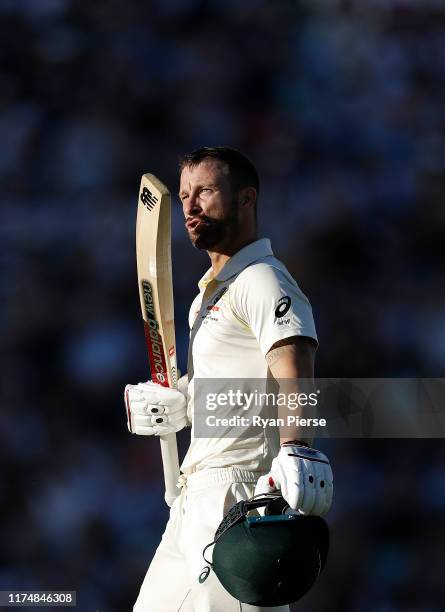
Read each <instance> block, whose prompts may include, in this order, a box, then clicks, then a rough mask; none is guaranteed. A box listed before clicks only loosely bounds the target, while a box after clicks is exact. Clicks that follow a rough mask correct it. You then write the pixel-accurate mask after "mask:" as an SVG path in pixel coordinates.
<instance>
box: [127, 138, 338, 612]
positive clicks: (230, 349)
mask: <svg viewBox="0 0 445 612" xmlns="http://www.w3.org/2000/svg"><path fill="white" fill-rule="evenodd" d="M179 182H180V187H179V198H180V200H181V202H182V208H183V213H184V219H185V227H186V230H187V232H188V235H189V238H190V240H191V242H192V244H193V246H194V247H196V248H197V249H200V250H203V251H206V252H207V254H208V256H209V257H210V264H211V266H210V268H209V270H208V271H207V272H206V274H205V275H204V276H203V278H202V279H201V280H200V282H199V294H198V295H197V296H196V298H195V300H194V301H193V303H192V305H191V308H190V316H189V324H190V349H189V358H188V367H187V369H188V371H187V375H186V376H184V377H183V378H182V379H181V380H180V383H179V385H178V389H171V388H166V387H161V386H159V385H156V384H154V383H152V382H147V383H139V384H138V385H127V387H126V393H125V397H126V407H127V415H128V419H129V420H130V423H129V426H131V427H129V428H130V429H131V431H132V432H133V433H135V434H140V435H154V436H156V435H165V434H168V433H172V432H177V431H179V430H180V429H182V428H184V427H186V426H188V425H190V424H191V425H192V430H191V442H190V446H189V449H188V452H187V454H186V456H185V458H184V460H183V462H182V465H181V472H182V473H181V476H180V478H179V483H178V484H179V488H178V497H177V498H176V499H175V501H174V503H173V505H172V507H171V510H170V518H169V520H168V523H167V526H166V529H165V532H164V534H163V536H162V540H161V542H160V544H159V547H158V549H157V551H156V553H155V555H154V558H153V559H152V561H151V564H150V566H149V568H148V571H147V573H146V576H145V579H144V581H143V584H142V586H141V589H140V592H139V596H138V597H137V600H136V603H135V604H134V608H133V610H134V612H179V611H181V612H240V611H243V612H261V611H262V610H264V611H267V610H268V611H272V612H273V611H275V612H285V611H288V610H289V607H288V606H287V605H286V606H279V607H258V606H253V605H247V604H244V603H241V602H239V601H237V600H236V599H235V598H233V597H232V596H231V595H229V593H228V592H227V591H226V590H225V589H224V588H223V587H222V586H221V584H220V583H219V581H218V579H217V577H216V576H215V575H214V573H213V572H210V575H209V576H208V577H207V576H206V579H205V580H199V579H198V578H199V577H200V575H201V572H202V568H203V565H204V561H203V557H202V551H203V548H204V547H205V546H206V545H207V544H208V543H209V542H211V541H212V540H213V537H214V534H215V531H216V529H217V527H218V525H219V524H220V522H221V520H222V518H223V516H224V515H225V513H226V512H227V510H228V509H229V508H230V507H231V506H232V505H233V504H235V503H236V502H237V501H239V500H242V499H248V498H251V497H252V496H253V495H254V494H258V493H270V492H272V491H275V490H280V491H281V494H282V496H283V497H284V499H285V500H286V501H287V502H288V504H289V505H290V507H291V508H292V509H294V510H296V511H299V512H300V513H302V514H314V515H319V516H321V515H324V514H325V513H326V512H327V511H328V510H329V508H330V506H331V502H332V492H333V478H332V470H331V467H330V464H329V460H328V459H327V457H326V455H325V454H324V453H322V452H320V451H317V450H315V449H313V448H310V446H311V445H312V439H311V438H308V437H307V435H306V436H305V435H304V434H303V432H302V431H301V430H300V428H299V426H298V425H297V424H295V425H294V426H292V427H290V428H289V427H286V428H283V430H279V429H277V428H271V427H265V428H263V429H262V433H261V435H260V436H258V437H248V438H244V437H240V438H228V437H221V438H212V437H209V438H203V437H197V436H194V428H193V379H194V378H196V379H198V378H199V379H216V378H227V379H229V378H236V379H240V378H243V379H261V378H267V377H273V378H275V379H277V380H279V379H293V380H295V381H298V379H312V378H313V376H314V361H315V353H316V349H317V345H318V343H317V335H316V331H315V325H314V320H313V315H312V309H311V306H310V303H309V301H308V299H307V298H306V296H305V295H304V294H303V293H302V291H301V290H300V288H299V287H298V285H297V283H296V282H295V280H294V279H293V278H292V276H291V275H290V273H289V272H288V270H287V269H286V267H285V266H284V265H283V264H282V263H281V262H280V261H279V260H277V259H276V258H275V257H274V255H273V252H272V249H271V245H270V241H269V240H268V239H267V238H260V237H259V236H258V233H257V231H258V230H257V206H258V196H259V191H260V185H259V178H258V173H257V171H256V169H255V167H254V165H253V164H252V163H251V161H250V160H249V159H248V158H247V157H245V156H244V155H243V154H241V153H240V152H239V151H237V150H235V149H231V148H228V147H212V148H211V147H204V148H201V149H198V150H196V151H193V152H192V153H190V154H187V155H185V156H184V157H183V159H182V161H181V164H180V181H179ZM215 304H217V308H215V307H214V306H215ZM151 407H155V409H156V410H155V411H154V412H156V413H159V409H160V408H161V411H162V412H163V413H164V415H166V417H167V419H166V420H165V422H164V423H163V424H162V425H159V426H158V425H157V424H156V422H155V418H154V416H152V414H151V413H150V410H151ZM153 414H154V413H153ZM296 423H298V421H296ZM295 558H296V560H297V558H298V551H297V550H296V551H295Z"/></svg>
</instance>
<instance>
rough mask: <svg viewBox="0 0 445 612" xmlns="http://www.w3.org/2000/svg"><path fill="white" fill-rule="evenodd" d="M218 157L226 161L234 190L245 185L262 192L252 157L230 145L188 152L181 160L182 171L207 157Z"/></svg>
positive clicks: (201, 148)
mask: <svg viewBox="0 0 445 612" xmlns="http://www.w3.org/2000/svg"><path fill="white" fill-rule="evenodd" d="M209 158H210V159H216V160H218V161H221V162H223V163H225V164H226V165H227V167H228V169H229V180H230V184H231V187H232V191H239V190H240V189H243V188H244V187H254V188H255V189H256V192H257V195H258V194H259V192H260V179H259V177H258V172H257V171H256V168H255V166H254V165H253V164H252V162H251V161H250V159H248V158H247V157H246V156H245V155H243V154H242V153H240V151H238V150H237V149H231V148H230V147H200V148H199V149H195V150H194V151H192V152H191V153H186V154H185V155H184V156H183V157H182V158H181V159H180V162H179V170H180V171H181V172H182V170H184V168H186V167H187V166H191V167H194V166H197V165H198V164H200V163H201V162H202V161H203V160H205V159H209Z"/></svg>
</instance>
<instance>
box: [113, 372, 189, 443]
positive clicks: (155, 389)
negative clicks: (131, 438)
mask: <svg viewBox="0 0 445 612" xmlns="http://www.w3.org/2000/svg"><path fill="white" fill-rule="evenodd" d="M124 398H125V406H126V409H127V427H128V430H129V431H130V432H131V433H134V434H138V435H140V436H165V435H167V434H170V433H176V432H177V431H180V430H181V429H183V428H184V427H186V426H187V425H188V420H187V399H186V397H185V395H184V393H181V391H178V390H177V389H170V388H169V387H162V386H161V385H157V384H155V383H153V382H151V381H149V382H145V383H139V384H137V385H127V386H126V387H125V395H124Z"/></svg>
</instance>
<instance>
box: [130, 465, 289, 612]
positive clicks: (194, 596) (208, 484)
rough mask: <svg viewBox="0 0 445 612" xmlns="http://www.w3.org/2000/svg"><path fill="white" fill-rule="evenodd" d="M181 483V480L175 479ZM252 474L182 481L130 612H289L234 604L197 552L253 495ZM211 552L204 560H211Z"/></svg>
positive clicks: (222, 472) (210, 473) (210, 474)
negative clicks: (227, 516) (240, 503)
mask: <svg viewBox="0 0 445 612" xmlns="http://www.w3.org/2000/svg"><path fill="white" fill-rule="evenodd" d="M181 478H184V479H185V477H181ZM257 479H258V474H255V473H253V472H248V471H245V470H240V469H236V468H221V469H219V468H218V469H211V470H203V471H200V472H195V473H194V474H191V475H189V476H187V478H186V482H185V483H184V485H183V487H182V489H181V493H180V495H179V497H177V498H176V500H175V501H174V503H173V506H172V507H171V509H170V518H169V520H168V523H167V527H166V529H165V532H164V535H163V536H162V540H161V543H160V545H159V546H158V549H157V550H156V553H155V555H154V557H153V560H152V562H151V564H150V567H149V568H148V571H147V574H146V576H145V579H144V582H143V583H142V587H141V590H140V592H139V596H138V598H137V601H136V603H135V605H134V608H133V612H289V606H279V607H272V608H271V607H266V608H260V607H257V606H250V605H247V604H244V603H240V602H239V601H237V600H236V599H234V598H233V597H232V596H231V595H229V593H228V592H227V591H226V590H225V589H224V588H223V587H222V586H221V584H220V582H219V580H218V578H217V577H216V575H215V573H214V572H213V570H212V571H211V572H210V574H209V576H208V578H207V579H206V580H205V581H204V582H202V583H200V582H199V581H198V577H199V575H200V574H201V572H202V570H203V568H204V567H205V566H207V565H208V564H207V563H206V562H205V561H204V559H203V556H202V551H203V548H204V547H205V546H206V545H207V544H209V542H212V541H213V538H214V535H215V531H216V529H217V528H218V526H219V524H220V522H221V521H222V519H223V517H224V515H225V514H226V512H227V511H228V510H229V508H230V507H231V506H233V504H235V503H236V502H238V501H240V500H241V499H248V498H249V497H252V495H253V494H254V489H255V483H256V481H257ZM212 548H213V547H210V548H208V549H207V551H206V558H207V559H210V560H211V559H212Z"/></svg>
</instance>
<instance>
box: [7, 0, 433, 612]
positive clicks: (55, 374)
mask: <svg viewBox="0 0 445 612" xmlns="http://www.w3.org/2000/svg"><path fill="white" fill-rule="evenodd" d="M0 24H1V31H2V37H1V41H0V48H1V53H0V88H1V94H2V96H1V106H0V142H1V152H0V177H1V194H2V197H1V223H0V260H1V283H0V291H1V298H2V300H1V301H2V316H1V323H0V324H1V355H2V362H1V369H0V377H1V378H0V379H1V412H0V513H1V520H0V542H1V546H0V590H2V589H3V590H5V589H19V590H23V589H71V590H77V593H78V609H79V610H81V611H82V612H90V611H92V612H94V611H96V610H100V612H125V611H127V610H130V609H131V605H132V603H133V601H134V599H135V596H136V594H137V591H138V588H139V585H140V583H141V580H142V578H143V576H144V574H145V571H146V567H147V564H148V562H149V560H150V558H151V556H152V554H153V552H154V549H155V547H156V545H157V543H158V541H159V538H160V535H161V533H162V530H163V527H164V524H165V521H166V518H167V508H166V506H165V505H164V503H163V501H162V499H163V485H162V470H161V463H160V456H159V449H158V444H157V441H156V440H148V439H142V438H140V437H136V436H134V437H130V435H129V434H128V433H127V431H126V422H125V421H126V419H125V415H124V408H123V401H122V395H123V387H124V385H125V384H126V383H128V382H134V383H135V382H138V381H140V380H146V379H147V375H148V371H147V361H146V352H145V344H144V336H143V328H142V323H141V320H140V310H139V301H138V295H137V283H136V265H135V252H134V226H135V214H136V200H137V190H138V186H139V180H140V176H141V174H142V173H143V172H146V171H152V172H154V173H155V174H157V175H159V176H160V177H161V178H162V179H163V180H164V182H166V183H167V184H168V185H169V186H170V187H171V190H172V192H173V193H175V192H176V189H177V162H178V157H179V155H180V154H181V153H184V152H187V151H189V150H191V149H193V148H195V147H197V146H203V145H214V144H226V145H229V146H234V147H237V148H240V149H241V150H242V151H243V152H245V153H246V154H247V155H249V156H250V157H251V159H252V160H253V161H254V162H255V163H256V165H257V167H258V170H259V172H260V176H261V179H262V190H261V199H260V225H261V228H262V232H261V233H262V234H263V235H264V236H267V237H270V238H271V239H272V244H273V248H274V251H275V254H276V255H277V256H278V257H279V258H281V259H282V260H283V261H284V262H285V263H286V265H287V266H288V268H289V269H290V271H291V272H292V273H293V274H294V276H295V278H296V279H297V281H298V282H299V284H300V286H301V287H302V289H303V290H304V292H305V293H306V294H307V295H308V296H309V298H310V299H311V302H312V304H313V309H314V314H315V320H316V324H317V328H318V333H319V339H320V349H319V352H318V362H317V375H318V376H325V377H341V376H345V377H354V376H360V377H374V376H376V377H377V376H380V377H402V376H403V377H420V376H422V377H440V376H442V373H443V369H444V366H445V309H444V307H443V304H444V299H443V298H444V292H445V284H444V282H443V278H444V263H445V240H444V230H445V207H444V204H443V201H442V200H443V193H444V186H445V130H444V128H445V114H444V108H445V87H444V82H445V3H444V2H442V1H441V0H422V1H421V0H417V1H416V0H385V1H383V0H360V1H358V0H357V1H352V0H351V1H346V0H344V1H340V0H329V1H328V0H326V1H321V0H311V1H309V0H308V1H307V2H296V1H289V0H276V1H272V0H269V1H266V0H242V1H238V0H226V1H225V2H217V1H215V0H213V1H212V0H208V1H204V0H189V1H185V0H183V1H181V0H162V1H161V0H158V1H154V0H132V1H126V0H109V1H105V0H95V1H94V2H81V1H80V0H0ZM173 208H174V211H173V256H174V282H175V307H176V324H177V338H178V351H179V358H180V367H181V368H182V369H183V370H184V369H185V367H186V349H187V333H188V332H187V312H188V307H189V303H190V301H191V299H192V298H193V297H194V295H195V291H196V283H197V281H198V279H199V278H200V276H201V275H202V273H203V272H204V270H205V269H206V268H207V266H208V262H207V258H206V256H205V254H202V253H199V252H197V251H195V250H194V249H193V248H192V247H191V246H190V245H189V244H188V240H187V237H186V234H185V231H184V228H183V223H182V218H181V211H180V207H179V202H178V200H177V199H175V201H174V206H173ZM186 437H187V436H186V434H184V435H182V436H181V444H182V448H184V446H185V445H186V443H187V440H186ZM321 447H322V448H323V449H324V450H325V451H326V452H328V454H329V456H330V457H331V460H332V463H333V468H334V474H335V479H336V495H335V500H334V505H333V508H332V511H331V513H330V514H329V517H328V521H329V523H330V526H331V530H332V551H331V555H330V560H329V562H328V566H327V569H326V571H325V573H324V575H323V577H322V578H321V579H320V582H319V583H318V585H317V587H316V588H314V589H313V591H312V592H311V593H310V594H309V595H308V596H306V598H304V599H303V600H302V601H301V602H300V603H299V604H298V605H297V606H296V607H295V610H298V611H299V612H314V611H316V612H328V611H329V612H333V611H336V612H337V611H338V612H396V611H397V612H399V611H400V612H402V611H403V612H440V611H442V610H444V609H445V589H444V582H443V572H444V562H443V549H444V546H445V540H444V530H443V521H444V511H445V445H444V444H443V442H442V441H441V440H435V441H430V440H399V441H396V440H366V441H365V440H329V441H328V440H325V441H323V442H322V444H321ZM299 562H301V561H299V560H298V554H297V555H296V567H297V566H298V563H299ZM171 579H172V580H173V579H174V577H173V576H172V577H171Z"/></svg>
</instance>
